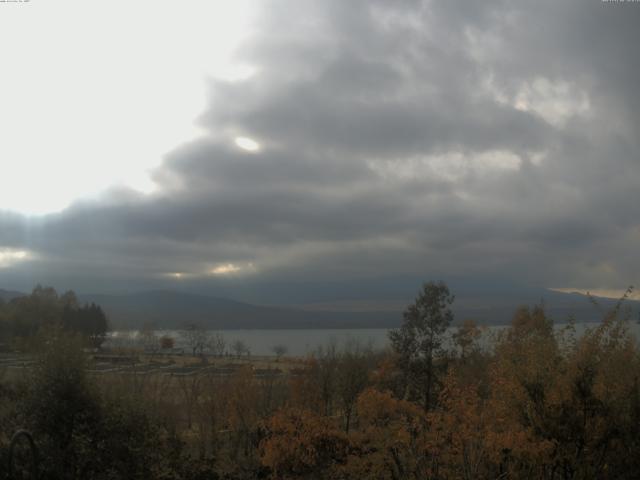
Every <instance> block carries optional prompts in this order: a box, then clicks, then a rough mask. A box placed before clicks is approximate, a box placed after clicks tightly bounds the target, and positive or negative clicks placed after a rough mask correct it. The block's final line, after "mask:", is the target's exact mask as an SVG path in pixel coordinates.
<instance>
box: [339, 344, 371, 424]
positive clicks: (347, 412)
mask: <svg viewBox="0 0 640 480" xmlns="http://www.w3.org/2000/svg"><path fill="white" fill-rule="evenodd" d="M370 359H371V349H370V348H365V347H362V346H361V345H360V344H359V343H358V342H355V341H353V342H349V343H348V344H347V345H346V347H345V349H344V351H343V352H342V354H341V355H340V357H339V363H338V369H337V379H336V380H337V385H336V387H337V394H338V399H339V401H340V407H341V410H342V416H343V418H344V430H345V432H346V433H349V428H350V426H351V421H352V419H353V414H354V411H355V409H356V401H357V400H358V396H359V395H360V393H361V392H362V391H363V390H364V389H365V388H366V387H367V385H368V383H369V372H370V370H371V365H370V363H371V362H370Z"/></svg>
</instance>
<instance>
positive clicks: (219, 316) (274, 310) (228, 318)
mask: <svg viewBox="0 0 640 480" xmlns="http://www.w3.org/2000/svg"><path fill="white" fill-rule="evenodd" d="M80 300H81V301H83V302H95V303H97V304H99V305H101V306H102V308H103V309H104V310H105V312H106V313H107V316H108V317H109V319H110V321H111V323H112V325H113V326H114V327H115V328H125V327H139V326H141V325H143V324H144V323H146V322H149V323H152V324H154V325H156V326H157V327H165V328H179V327H181V326H183V325H185V324H188V323H200V324H203V325H206V326H208V327H210V328H322V327H325V328H341V327H348V328H360V327H372V326H385V327H386V326H393V325H395V324H396V323H397V315H395V314H393V313H390V312H324V311H323V312H308V311H304V310H301V309H294V308H284V307H267V306H259V305H252V304H249V303H243V302H237V301H234V300H229V299H225V298H216V297H209V296H205V295H197V294H192V293H184V292H176V291H161V290H157V291H150V292H141V293H132V294H126V295H81V296H80Z"/></svg>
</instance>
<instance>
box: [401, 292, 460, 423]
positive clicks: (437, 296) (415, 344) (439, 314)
mask: <svg viewBox="0 0 640 480" xmlns="http://www.w3.org/2000/svg"><path fill="white" fill-rule="evenodd" d="M453 300H454V296H453V295H452V294H451V293H450V292H449V287H447V285H446V284H445V283H443V282H438V283H435V282H428V283H425V284H424V286H423V287H422V291H421V292H420V294H419V295H418V297H417V298H416V300H415V302H414V303H413V304H412V305H409V306H408V307H407V309H406V310H405V312H404V322H403V324H402V326H401V327H400V328H398V329H395V330H392V331H391V332H389V339H390V341H391V345H392V347H393V350H394V351H395V353H396V354H397V356H398V360H399V367H400V369H401V370H402V372H403V374H404V377H405V381H406V387H407V388H408V392H409V393H411V394H412V396H415V397H418V398H420V400H421V402H422V404H423V406H424V409H425V411H428V410H429V408H430V407H431V404H432V402H433V399H434V398H435V396H436V395H435V394H434V385H435V380H436V371H435V365H434V360H435V357H436V356H437V355H438V354H439V353H440V351H441V347H442V339H443V335H444V333H445V331H446V330H447V328H448V327H449V325H450V324H451V322H452V321H453V313H452V312H451V309H450V305H451V304H452V303H453Z"/></svg>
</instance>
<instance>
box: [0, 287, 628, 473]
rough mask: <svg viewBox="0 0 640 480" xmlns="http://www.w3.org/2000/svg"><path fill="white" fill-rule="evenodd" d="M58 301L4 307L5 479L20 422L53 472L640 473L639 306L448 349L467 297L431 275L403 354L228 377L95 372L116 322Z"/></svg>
mask: <svg viewBox="0 0 640 480" xmlns="http://www.w3.org/2000/svg"><path fill="white" fill-rule="evenodd" d="M54 293H55V292H52V291H51V290H47V289H41V290H40V291H39V292H36V291H34V294H32V295H31V297H34V295H35V298H29V299H26V300H25V299H22V300H19V301H20V302H26V303H25V304H24V305H22V306H19V305H16V304H11V303H9V304H6V305H2V306H0V327H2V328H3V329H2V330H0V332H5V335H7V332H11V334H12V335H13V337H14V338H10V339H5V340H7V341H10V343H11V345H13V347H12V348H19V349H21V350H22V351H23V352H24V353H25V354H29V355H31V357H32V358H33V364H32V365H30V366H29V368H25V370H24V372H25V373H24V375H19V376H15V375H13V376H12V375H10V374H9V372H8V370H6V369H4V370H3V368H2V366H0V479H4V478H11V477H9V475H10V472H9V468H10V464H11V465H13V467H12V468H14V477H13V478H30V477H29V476H28V475H29V474H30V470H31V469H32V465H31V464H30V459H31V457H30V456H29V450H28V448H27V447H28V443H26V437H24V436H23V437H18V440H17V441H16V442H15V444H14V448H10V442H11V436H12V434H13V433H14V432H16V431H18V430H19V429H26V430H27V431H29V432H30V434H31V435H32V437H33V440H34V443H35V446H36V450H37V453H38V462H37V465H36V469H37V472H36V474H37V475H38V476H39V478H44V479H78V480H79V479H105V480H107V479H109V480H111V479H167V480H168V479H175V480H179V479H185V480H186V479H195V480H199V479H202V480H204V479H229V480H231V479H247V480H249V479H257V478H272V479H336V480H337V479H345V480H346V479H361V478H367V479H394V480H396V479H398V480H399V479H416V480H417V479H476V478H493V479H525V478H527V479H591V478H602V479H614V478H615V479H626V478H629V479H631V478H637V472H639V471H640V383H639V374H640V354H639V353H640V352H639V350H638V343H637V340H636V339H635V338H634V337H633V336H632V335H631V333H630V331H629V321H630V320H629V318H628V315H626V314H625V309H624V303H623V300H624V298H623V299H621V301H620V302H619V303H618V304H617V306H616V307H615V308H614V309H613V310H611V311H609V312H603V318H602V322H601V323H600V324H599V325H598V326H597V327H595V328H592V329H590V330H588V331H587V332H586V333H584V334H581V335H579V336H578V335H576V333H575V329H574V328H573V325H572V324H571V323H569V324H567V326H566V327H563V328H561V329H554V324H553V320H552V319H551V318H549V317H548V316H547V315H546V314H545V310H544V307H543V306H541V305H540V306H535V307H532V308H529V307H522V308H520V309H518V310H517V311H516V312H514V316H513V320H512V322H511V325H510V326H509V327H508V328H507V329H505V330H503V331H501V332H500V333H498V334H496V335H495V336H494V337H493V338H492V339H491V342H490V343H489V345H488V346H487V344H486V342H482V343H481V342H480V338H481V337H482V330H481V329H480V328H478V327H477V326H476V325H475V324H474V323H473V322H472V321H464V322H461V323H459V324H458V326H457V328H456V332H455V334H454V336H453V340H454V341H453V343H452V344H451V345H450V344H449V343H444V342H443V335H444V332H445V330H446V328H447V327H449V326H450V325H451V324H452V322H453V320H454V319H453V315H452V313H451V309H450V307H451V304H452V303H453V301H454V297H453V295H452V294H451V293H450V292H449V289H448V288H447V286H446V285H444V284H442V283H432V282H430V283H427V284H425V285H424V286H423V288H422V290H421V291H420V293H419V295H418V296H417V298H416V300H415V302H414V303H413V304H411V305H409V306H408V307H407V309H406V310H405V312H404V319H403V323H402V326H401V327H400V328H398V329H396V330H393V331H391V333H390V343H391V348H390V349H389V350H388V351H384V352H376V351H372V350H371V349H369V348H367V347H366V346H364V345H360V344H357V343H353V344H350V345H347V346H346V347H345V348H342V349H338V348H336V347H335V346H327V347H326V348H322V349H319V350H318V351H316V352H315V353H314V354H313V355H311V356H309V357H308V358H304V359H293V358H278V359H274V360H273V362H272V364H271V367H270V368H259V367H262V366H258V365H256V364H252V363H251V362H250V361H243V362H241V363H237V364H236V365H234V368H228V369H227V371H228V374H225V375H221V374H219V373H220V371H221V369H202V370H201V371H199V372H198V373H195V374H189V375H166V374H165V375H148V374H145V373H144V372H136V371H134V372H131V373H130V374H127V375H125V374H118V375H96V374H94V373H91V372H92V370H91V369H90V366H91V364H92V362H93V361H94V359H93V356H94V355H95V354H94V353H92V352H94V348H95V347H96V345H99V344H100V339H101V338H102V337H103V335H104V331H103V330H104V327H105V325H106V324H105V323H104V322H103V314H102V313H101V311H100V310H99V307H97V306H95V305H93V306H92V305H88V306H80V305H77V304H74V303H73V301H72V300H73V297H72V296H71V295H67V294H65V295H62V296H60V297H58V296H57V294H55V295H54ZM21 308H23V309H27V310H28V311H29V312H31V313H33V312H37V315H35V317H37V318H38V319H39V323H38V324H37V325H36V326H33V325H31V324H29V323H28V322H26V323H25V322H24V319H25V318H35V317H34V316H33V315H32V316H31V317H28V316H24V315H23V316H22V317H21V316H20V315H19V314H18V313H17V312H22V311H24V310H21ZM29 309H31V310H29ZM35 327H37V328H35ZM133 353H135V352H129V354H133ZM138 354H139V355H144V353H142V352H138ZM192 360H193V361H194V362H199V363H207V362H214V363H215V362H216V361H218V362H222V361H224V362H227V363H228V362H229V360H228V359H208V358H206V357H204V356H201V357H200V358H193V359H192ZM150 361H153V360H150ZM227 366H228V365H227ZM10 452H12V453H13V458H12V459H11V460H12V461H11V462H10V458H9V456H10ZM3 469H5V470H4V471H3ZM31 478H33V477H31Z"/></svg>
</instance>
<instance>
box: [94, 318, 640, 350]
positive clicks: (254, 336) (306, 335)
mask: <svg viewBox="0 0 640 480" xmlns="http://www.w3.org/2000/svg"><path fill="white" fill-rule="evenodd" d="M597 325H598V324H596V323H581V324H576V325H575V329H576V335H577V336H579V335H581V334H582V333H584V331H585V330H586V329H587V328H593V327H595V326H597ZM563 327H565V325H563V324H558V325H556V330H558V331H559V330H561V329H562V328H563ZM629 327H630V329H631V331H632V332H633V333H634V334H635V336H636V338H640V325H638V324H637V323H635V322H631V323H629ZM504 328H505V327H504V326H491V327H487V328H486V330H485V333H484V334H483V339H482V340H481V341H482V343H485V344H489V343H490V339H491V338H492V336H493V335H495V334H496V333H497V332H499V331H500V330H502V329H504ZM454 331H455V327H454V328H452V329H449V332H448V333H449V335H450V334H451V333H453V332H454ZM388 332H389V329H387V328H362V329H308V330H301V329H283V330H219V331H217V332H215V333H219V334H221V335H222V336H223V337H224V340H225V342H226V344H227V348H228V349H229V350H230V349H231V348H230V346H231V345H232V344H233V342H235V341H237V340H240V341H242V342H243V343H244V344H245V345H246V346H247V347H248V348H249V350H250V352H251V354H252V355H273V351H272V348H273V347H274V346H275V345H284V346H285V347H286V348H287V355H295V356H305V355H307V354H310V353H312V352H314V351H315V350H317V349H318V348H319V347H326V346H328V345H330V344H331V343H335V344H336V345H337V347H338V348H343V347H344V346H345V345H347V344H348V343H349V342H354V341H355V342H358V343H359V344H360V345H370V346H371V347H372V348H374V349H376V350H381V349H384V348H386V347H387V346H388V345H389V339H388ZM156 335H158V336H161V335H168V336H170V337H172V338H173V339H174V340H175V344H176V347H184V346H185V344H184V341H183V338H182V333H181V332H180V331H178V330H163V331H157V332H156ZM137 336H138V332H135V331H131V332H129V331H127V332H125V331H118V332H113V333H112V334H111V336H110V338H109V340H108V341H107V344H112V345H116V344H120V345H127V344H131V345H133V344H136V343H138V340H139V339H138V338H137Z"/></svg>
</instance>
